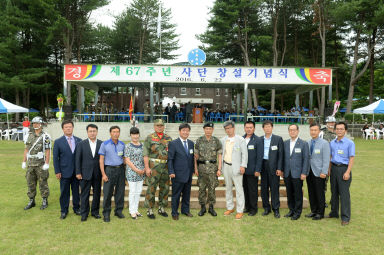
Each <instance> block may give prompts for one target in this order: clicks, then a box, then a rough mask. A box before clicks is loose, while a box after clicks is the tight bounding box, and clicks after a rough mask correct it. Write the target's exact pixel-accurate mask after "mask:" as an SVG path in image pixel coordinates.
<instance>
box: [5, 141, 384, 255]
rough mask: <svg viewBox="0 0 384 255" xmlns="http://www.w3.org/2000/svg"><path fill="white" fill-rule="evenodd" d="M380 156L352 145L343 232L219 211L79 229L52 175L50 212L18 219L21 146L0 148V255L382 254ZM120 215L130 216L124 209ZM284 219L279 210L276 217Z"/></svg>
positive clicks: (377, 148)
mask: <svg viewBox="0 0 384 255" xmlns="http://www.w3.org/2000/svg"><path fill="white" fill-rule="evenodd" d="M383 149H384V141H365V140H360V139H358V140H356V153H357V156H356V160H355V162H356V163H355V167H354V168H353V170H352V173H353V179H352V186H351V198H352V219H351V224H350V225H349V226H346V227H342V226H341V225H340V220H336V219H324V220H321V221H312V220H310V219H307V218H305V217H301V218H300V219H299V220H298V221H294V222H293V221H291V220H288V219H286V218H281V219H279V220H276V219H274V218H273V216H272V215H270V216H267V217H263V216H261V214H260V211H261V210H259V213H258V214H257V215H256V216H255V217H248V216H245V217H244V218H243V220H241V221H235V220H234V217H224V216H222V214H223V212H224V210H218V213H219V216H218V217H215V218H214V217H212V216H210V215H205V216H204V217H198V216H197V210H192V213H193V214H194V215H195V217H193V218H191V219H190V218H186V217H183V216H181V217H180V220H179V221H177V222H175V221H172V219H171V218H160V217H157V218H156V220H149V219H147V218H146V217H143V218H140V219H139V220H137V221H133V220H131V219H130V218H126V219H122V220H120V219H118V218H117V217H114V216H112V217H111V222H110V223H109V224H107V223H104V222H103V221H102V220H101V219H100V220H95V219H94V218H91V217H90V218H89V219H88V221H87V222H80V217H79V216H76V215H74V214H73V213H72V210H70V214H69V215H68V217H67V218H66V219H65V220H60V219H59V216H60V205H59V193H60V191H59V182H58V181H57V180H56V178H55V176H54V172H53V168H52V167H51V168H50V169H49V171H50V174H51V176H50V178H49V186H50V190H51V195H50V197H49V207H48V208H47V209H46V210H44V211H41V210H40V209H39V207H40V204H41V198H40V197H39V196H37V206H36V207H35V208H33V209H31V210H28V211H24V210H23V208H24V206H25V205H26V203H27V202H28V198H27V195H26V192H27V186H26V181H25V170H22V169H21V161H22V151H23V144H22V143H20V142H8V141H0V226H1V227H0V237H1V242H0V254H295V255H297V254H316V255H317V254H384V250H383V243H382V241H383V240H384V231H383V230H384V202H383V197H384V191H383V183H384V155H383V151H384V150H383ZM304 190H305V191H306V190H307V188H306V184H304ZM306 196H307V195H306ZM329 198H330V192H328V193H327V201H329ZM259 199H260V198H259ZM140 210H141V213H143V214H144V213H145V210H144V209H143V208H141V209H140ZM167 211H168V212H170V209H167ZM123 212H124V213H125V215H126V216H128V215H129V214H128V211H127V209H124V211H123ZM286 212H287V210H286V209H282V210H281V214H282V215H283V214H285V213H286ZM308 212H309V209H305V210H304V211H303V215H304V214H307V213H308ZM328 212H329V208H328V209H327V210H326V213H328Z"/></svg>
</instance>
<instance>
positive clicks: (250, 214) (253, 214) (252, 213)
mask: <svg viewBox="0 0 384 255" xmlns="http://www.w3.org/2000/svg"><path fill="white" fill-rule="evenodd" d="M256 213H257V212H256V211H250V212H249V213H248V216H255V215H256Z"/></svg>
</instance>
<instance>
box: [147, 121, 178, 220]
mask: <svg viewBox="0 0 384 255" xmlns="http://www.w3.org/2000/svg"><path fill="white" fill-rule="evenodd" d="M154 129H155V132H153V133H152V134H150V135H148V136H147V138H146V139H145V141H144V148H143V156H144V165H145V173H146V175H147V178H146V182H147V185H148V189H147V193H146V195H145V202H144V206H145V207H146V208H148V212H147V216H148V218H150V219H155V215H154V213H153V207H154V206H155V194H156V188H157V185H159V189H160V191H159V210H158V213H159V214H160V215H161V216H164V217H168V214H167V213H166V212H165V210H164V208H165V207H167V205H168V193H169V184H170V180H169V175H168V166H167V162H168V161H167V160H168V143H169V142H170V141H172V138H171V137H170V136H168V135H167V134H165V133H164V121H163V120H162V119H156V120H155V121H154Z"/></svg>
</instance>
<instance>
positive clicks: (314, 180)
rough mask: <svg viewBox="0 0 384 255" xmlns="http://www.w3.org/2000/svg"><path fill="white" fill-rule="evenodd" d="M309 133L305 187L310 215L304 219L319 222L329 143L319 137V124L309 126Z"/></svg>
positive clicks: (323, 197) (322, 204)
mask: <svg viewBox="0 0 384 255" xmlns="http://www.w3.org/2000/svg"><path fill="white" fill-rule="evenodd" d="M309 132H310V135H311V137H312V139H311V140H309V141H308V146H309V155H310V161H309V166H310V169H309V174H308V177H307V186H308V196H309V204H310V206H311V213H309V214H307V215H305V217H307V218H312V220H321V219H322V218H324V210H325V189H324V186H325V183H326V177H327V175H328V167H329V160H330V158H329V155H330V148H329V143H328V142H327V141H326V140H325V139H322V138H320V137H319V135H320V132H321V129H320V125H319V124H315V123H313V124H311V125H310V126H309Z"/></svg>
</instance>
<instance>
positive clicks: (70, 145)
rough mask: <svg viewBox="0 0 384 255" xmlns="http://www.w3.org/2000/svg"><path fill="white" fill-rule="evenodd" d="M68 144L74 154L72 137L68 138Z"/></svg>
mask: <svg viewBox="0 0 384 255" xmlns="http://www.w3.org/2000/svg"><path fill="white" fill-rule="evenodd" d="M68 144H69V148H71V151H72V152H73V149H72V141H71V137H68Z"/></svg>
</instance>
